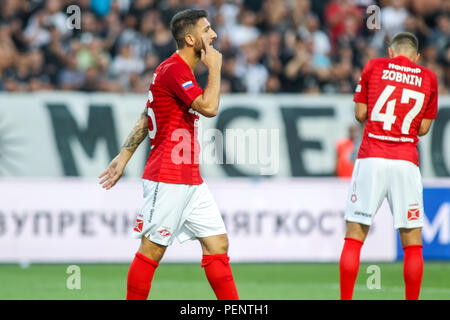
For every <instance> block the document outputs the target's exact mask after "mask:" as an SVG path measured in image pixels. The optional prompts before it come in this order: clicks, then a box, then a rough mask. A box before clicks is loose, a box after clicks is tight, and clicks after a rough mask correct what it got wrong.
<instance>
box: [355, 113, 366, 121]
mask: <svg viewBox="0 0 450 320" xmlns="http://www.w3.org/2000/svg"><path fill="white" fill-rule="evenodd" d="M355 119H356V120H357V121H358V122H360V123H363V122H364V121H366V120H367V112H355Z"/></svg>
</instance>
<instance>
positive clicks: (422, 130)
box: [418, 118, 433, 136]
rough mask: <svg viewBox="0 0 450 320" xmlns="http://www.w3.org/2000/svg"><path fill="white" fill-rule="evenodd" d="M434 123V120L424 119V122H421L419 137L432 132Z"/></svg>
mask: <svg viewBox="0 0 450 320" xmlns="http://www.w3.org/2000/svg"><path fill="white" fill-rule="evenodd" d="M432 122H433V119H425V118H423V119H422V121H421V122H420V127H419V132H418V135H419V136H424V135H426V134H427V133H428V131H429V130H430V127H431V123H432Z"/></svg>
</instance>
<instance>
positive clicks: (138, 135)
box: [99, 107, 148, 190]
mask: <svg viewBox="0 0 450 320" xmlns="http://www.w3.org/2000/svg"><path fill="white" fill-rule="evenodd" d="M147 135H148V121H147V107H146V108H145V110H144V112H142V113H141V116H140V118H139V120H138V122H137V123H136V125H135V126H134V128H133V130H131V132H130V134H129V135H128V138H127V140H126V141H125V143H124V144H123V146H122V149H121V150H120V153H119V154H118V155H117V156H116V157H115V158H114V159H113V160H112V161H111V163H110V164H109V167H108V169H106V170H105V171H104V172H103V173H102V174H101V175H100V176H99V179H101V180H100V182H99V183H100V184H101V185H102V187H103V188H104V189H106V190H109V189H111V188H112V187H113V186H114V185H115V184H116V183H117V181H118V180H119V179H120V178H121V177H122V175H123V172H124V170H125V166H126V165H127V163H128V161H129V160H130V159H131V157H132V156H133V154H134V152H135V151H136V149H137V147H139V145H140V144H141V142H142V141H144V139H145V138H146V137H147Z"/></svg>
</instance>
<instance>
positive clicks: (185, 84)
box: [143, 53, 203, 185]
mask: <svg viewBox="0 0 450 320" xmlns="http://www.w3.org/2000/svg"><path fill="white" fill-rule="evenodd" d="M202 93H203V90H202V89H201V88H200V86H199V85H198V84H197V82H196V80H195V76H194V74H193V73H192V71H191V69H190V67H189V66H188V65H187V64H186V62H184V60H183V59H182V58H181V57H180V56H179V55H178V54H177V53H174V54H173V55H172V56H171V57H170V58H168V59H167V60H165V61H164V62H162V63H161V64H160V65H159V66H158V68H157V69H156V71H155V73H154V75H153V81H152V84H151V85H150V89H149V99H148V101H147V107H148V128H149V137H150V144H151V152H150V155H149V157H148V160H147V164H146V166H145V169H144V174H143V178H144V179H148V180H152V181H159V182H165V183H176V184H188V185H197V184H201V183H202V182H203V180H202V178H201V176H200V170H199V153H200V146H199V143H198V140H197V125H198V120H199V115H198V113H197V112H195V111H193V110H192V109H191V104H192V102H193V101H194V100H195V99H196V98H197V97H198V96H199V95H200V94H202Z"/></svg>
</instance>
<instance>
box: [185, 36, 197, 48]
mask: <svg viewBox="0 0 450 320" xmlns="http://www.w3.org/2000/svg"><path fill="white" fill-rule="evenodd" d="M184 41H186V44H187V45H188V46H190V47H193V46H194V44H195V39H194V36H193V35H192V34H190V33H188V34H186V35H185V36H184Z"/></svg>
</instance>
